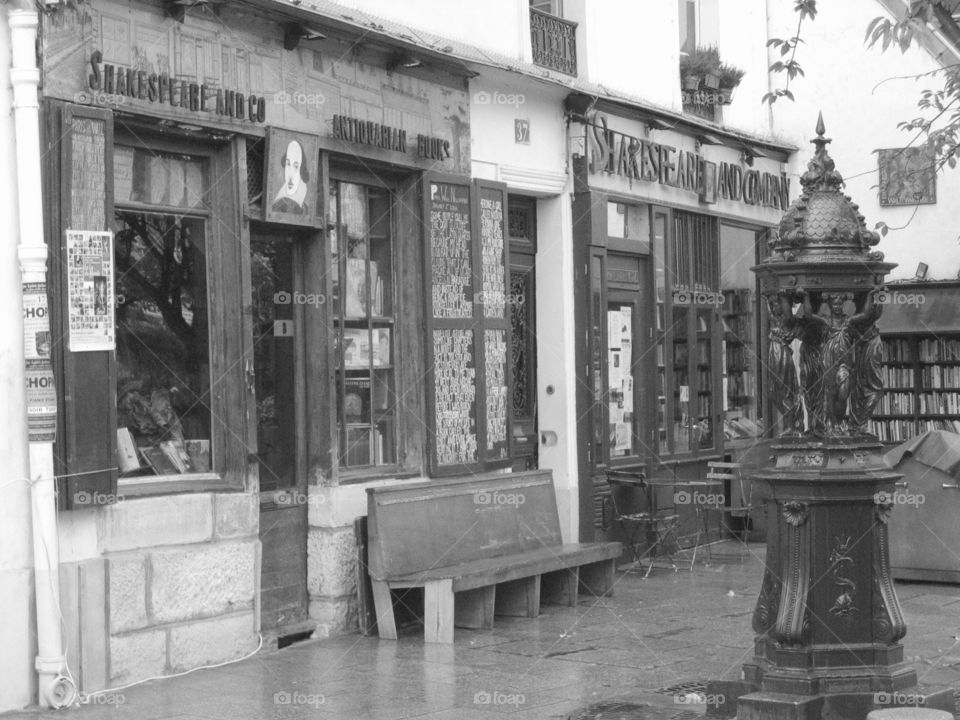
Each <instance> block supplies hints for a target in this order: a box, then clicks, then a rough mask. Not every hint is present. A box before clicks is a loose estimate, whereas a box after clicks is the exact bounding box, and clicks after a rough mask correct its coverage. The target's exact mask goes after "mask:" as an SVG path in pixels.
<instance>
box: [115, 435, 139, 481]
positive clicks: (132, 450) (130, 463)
mask: <svg viewBox="0 0 960 720" xmlns="http://www.w3.org/2000/svg"><path fill="white" fill-rule="evenodd" d="M117 467H119V468H120V472H122V473H128V472H133V471H134V470H139V469H140V457H139V456H138V455H137V445H136V443H134V442H133V435H132V434H131V433H130V429H129V428H125V427H121V428H117Z"/></svg>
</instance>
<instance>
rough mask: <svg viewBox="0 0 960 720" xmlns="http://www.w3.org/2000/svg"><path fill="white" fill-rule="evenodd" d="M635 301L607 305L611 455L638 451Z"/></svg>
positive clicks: (634, 453) (626, 454)
mask: <svg viewBox="0 0 960 720" xmlns="http://www.w3.org/2000/svg"><path fill="white" fill-rule="evenodd" d="M633 320H634V307H633V305H624V304H621V303H616V302H613V303H609V305H608V306H607V346H608V350H607V384H608V386H609V388H608V391H607V403H608V417H609V423H610V428H609V430H610V457H611V458H618V457H627V456H630V455H637V454H639V453H638V451H637V440H638V438H637V433H636V423H635V422H634V418H635V411H634V407H633V396H634V377H633V361H634V358H633V347H634V344H635V343H634V337H633Z"/></svg>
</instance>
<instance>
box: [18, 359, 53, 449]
mask: <svg viewBox="0 0 960 720" xmlns="http://www.w3.org/2000/svg"><path fill="white" fill-rule="evenodd" d="M24 362H25V365H26V375H27V439H28V440H29V441H30V442H53V441H54V440H55V439H56V434H57V391H56V388H55V387H54V384H53V368H52V367H51V365H50V361H49V360H26V361H24Z"/></svg>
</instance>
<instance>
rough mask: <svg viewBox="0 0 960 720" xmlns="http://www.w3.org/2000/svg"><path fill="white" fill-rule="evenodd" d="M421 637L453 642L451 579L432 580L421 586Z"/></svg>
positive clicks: (435, 640) (429, 640)
mask: <svg viewBox="0 0 960 720" xmlns="http://www.w3.org/2000/svg"><path fill="white" fill-rule="evenodd" d="M423 639H424V641H425V642H440V643H452V642H453V580H451V579H446V580H434V581H431V582H428V583H427V584H426V585H424V588H423Z"/></svg>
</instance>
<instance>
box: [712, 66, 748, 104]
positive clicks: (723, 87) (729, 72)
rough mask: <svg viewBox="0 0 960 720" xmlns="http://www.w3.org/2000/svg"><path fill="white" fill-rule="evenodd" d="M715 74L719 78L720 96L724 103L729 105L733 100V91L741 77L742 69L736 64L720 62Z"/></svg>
mask: <svg viewBox="0 0 960 720" xmlns="http://www.w3.org/2000/svg"><path fill="white" fill-rule="evenodd" d="M717 75H718V76H719V79H720V98H721V100H722V102H723V104H724V105H729V104H730V103H731V102H732V101H733V91H734V90H735V89H736V87H737V85H739V84H740V81H741V80H742V79H743V76H744V71H743V70H741V69H740V68H738V67H737V66H736V65H730V64H728V63H720V67H719V68H718V69H717Z"/></svg>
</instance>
